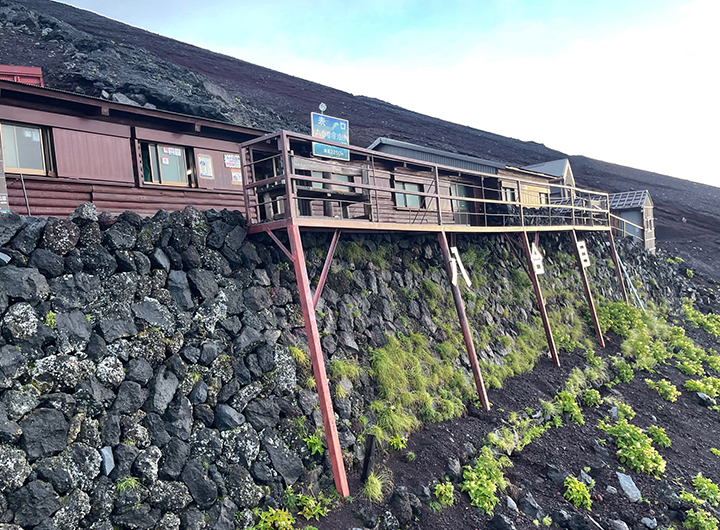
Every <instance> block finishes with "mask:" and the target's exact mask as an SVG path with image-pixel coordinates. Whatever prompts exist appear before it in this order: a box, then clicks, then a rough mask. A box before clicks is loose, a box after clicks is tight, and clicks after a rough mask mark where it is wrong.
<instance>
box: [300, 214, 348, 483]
mask: <svg viewBox="0 0 720 530" xmlns="http://www.w3.org/2000/svg"><path fill="white" fill-rule="evenodd" d="M287 231H288V238H289V239H290V250H291V251H292V261H293V265H294V267H295V277H296V279H297V285H298V292H299V294H300V305H301V306H302V311H303V317H304V319H305V332H306V333H307V339H308V347H309V348H310V357H311V358H312V366H313V373H314V374H315V382H316V383H317V392H318V398H319V400H320V412H322V418H323V425H324V426H325V437H326V438H327V444H328V452H329V454H330V463H331V465H332V471H333V477H335V488H336V489H337V491H338V493H340V495H342V496H343V497H347V496H348V495H350V490H349V488H348V482H347V476H346V474H345V464H344V462H343V458H342V448H341V447H340V440H339V438H338V433H337V425H335V412H334V410H333V405H332V397H331V395H330V385H329V383H328V378H327V373H326V371H325V359H324V358H323V353H322V347H321V346H320V335H319V334H318V326H317V321H316V320H315V305H314V304H313V298H312V292H311V291H310V282H309V280H308V274H307V267H306V266H305V253H304V251H303V246H302V239H301V238H300V229H299V228H298V227H297V226H295V225H290V226H288V228H287Z"/></svg>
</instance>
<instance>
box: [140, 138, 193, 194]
mask: <svg viewBox="0 0 720 530" xmlns="http://www.w3.org/2000/svg"><path fill="white" fill-rule="evenodd" d="M140 149H141V151H142V165H143V180H144V181H145V182H146V183H148V184H167V185H169V186H187V185H188V183H189V180H188V175H189V174H190V171H189V169H188V165H187V157H186V154H185V149H184V148H182V147H177V146H174V145H164V144H149V143H144V142H143V143H141V144H140Z"/></svg>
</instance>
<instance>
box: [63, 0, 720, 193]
mask: <svg viewBox="0 0 720 530" xmlns="http://www.w3.org/2000/svg"><path fill="white" fill-rule="evenodd" d="M67 3H70V4H72V5H75V6H77V7H82V8H85V9H90V10H92V11H95V12H97V13H99V14H101V15H105V16H108V17H111V18H114V19H117V20H121V21H123V22H126V23H129V24H132V25H135V26H139V27H142V28H145V29H148V30H150V31H154V32H157V33H160V34H162V35H166V36H169V37H173V38H176V39H179V40H182V41H185V42H190V43H192V44H196V45H198V46H202V47H204V48H209V49H211V50H214V51H218V52H221V53H225V54H228V55H232V56H235V57H238V58H240V59H243V60H246V61H250V62H252V63H255V64H259V65H262V66H266V67H268V68H272V69H275V70H279V71H281V72H285V73H288V74H292V75H295V76H298V77H302V78H304V79H309V80H312V81H316V82H319V83H322V84H326V85H329V86H332V87H335V88H339V89H342V90H345V91H347V92H351V93H353V94H357V95H364V96H371V97H375V98H379V99H382V100H385V101H388V102H390V103H393V104H396V105H399V106H402V107H405V108H408V109H411V110H414V111H418V112H422V113H424V114H429V115H431V116H436V117H438V118H443V119H446V120H449V121H453V122H457V123H460V124H463V125H469V126H472V127H476V128H479V129H483V130H486V131H490V132H494V133H498V134H503V135H506V136H511V137H514V138H519V139H522V140H534V141H536V142H540V143H544V144H545V145H547V146H549V147H552V148H554V149H558V150H561V151H564V152H566V153H568V154H583V155H587V156H591V157H593V158H599V159H601V160H606V161H608V162H614V163H617V164H623V165H627V166H631V167H636V168H640V169H646V170H650V171H656V172H658V173H663V174H667V175H672V176H676V177H681V178H686V179H691V180H697V181H700V182H705V183H708V184H713V185H715V186H720V169H718V168H719V167H720V165H718V164H717V163H716V162H715V158H716V155H717V154H718V152H720V149H719V147H718V146H719V145H720V132H718V131H719V130H720V102H719V99H720V31H719V30H718V26H719V25H720V2H719V1H718V0H691V1H687V0H685V1H683V0H635V1H628V0H601V1H594V0H593V1H586V0H579V1H578V0H485V1H470V0H443V1H433V0H428V1H409V0H405V1H403V0H368V1H364V2H360V1H354V0H345V1H343V2H340V1H330V0H314V1H310V0H296V1H289V0H275V1H273V2H257V1H253V2H250V1H246V0H233V1H226V0H206V1H204V2H202V3H198V2H197V1H196V0H173V1H167V0H154V1H152V2H148V1H146V0H143V1H139V0H124V1H123V2H118V1H117V0H70V1H69V2H67ZM332 110H333V109H331V108H329V109H328V111H327V113H328V114H332ZM350 120H351V128H352V117H350Z"/></svg>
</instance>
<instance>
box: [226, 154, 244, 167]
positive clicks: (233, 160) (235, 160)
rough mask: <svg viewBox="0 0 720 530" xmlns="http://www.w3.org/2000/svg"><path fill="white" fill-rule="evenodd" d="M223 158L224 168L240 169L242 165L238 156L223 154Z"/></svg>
mask: <svg viewBox="0 0 720 530" xmlns="http://www.w3.org/2000/svg"><path fill="white" fill-rule="evenodd" d="M223 158H224V159H225V167H230V168H233V169H241V168H242V163H241V162H240V155H236V154H227V153H226V154H224V155H223Z"/></svg>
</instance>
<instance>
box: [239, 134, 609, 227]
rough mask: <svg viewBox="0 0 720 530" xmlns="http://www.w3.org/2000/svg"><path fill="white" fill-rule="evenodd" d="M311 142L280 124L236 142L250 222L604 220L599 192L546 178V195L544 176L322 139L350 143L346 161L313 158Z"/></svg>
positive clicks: (596, 223)
mask: <svg viewBox="0 0 720 530" xmlns="http://www.w3.org/2000/svg"><path fill="white" fill-rule="evenodd" d="M313 141H316V139H314V138H312V137H311V136H307V135H302V134H297V133H290V132H286V131H281V132H278V133H274V134H270V135H267V136H265V137H262V138H259V139H257V140H253V141H250V142H247V143H245V144H243V145H242V146H241V150H242V159H243V182H244V186H245V196H246V201H245V202H246V207H247V218H248V223H249V224H250V225H256V224H262V223H266V222H271V221H278V220H281V219H285V220H287V219H292V220H293V221H294V222H297V223H298V224H303V223H306V224H307V223H310V222H313V223H314V224H315V226H317V225H318V223H319V222H320V223H322V222H325V223H326V224H327V226H328V227H329V228H330V227H332V226H333V224H335V222H337V221H339V220H342V221H343V222H348V221H350V222H353V223H355V224H357V226H358V228H372V226H368V225H373V224H374V225H382V226H383V227H385V228H387V227H388V226H392V225H396V226H397V229H403V228H407V229H413V227H421V226H428V225H433V226H467V227H539V226H545V227H555V226H558V227H560V226H574V227H608V226H609V223H610V221H609V209H608V204H609V203H608V196H607V194H605V193H599V192H595V191H589V190H583V189H579V188H574V187H569V186H561V185H558V184H555V183H553V184H552V191H553V194H554V196H551V195H550V182H549V180H548V181H547V182H545V181H543V180H542V179H540V180H538V179H532V178H524V177H523V176H516V175H511V174H509V173H503V174H502V175H493V174H487V173H479V172H474V171H468V170H462V169H458V168H453V167H448V166H442V165H437V164H433V163H430V162H425V161H419V160H414V159H408V158H403V157H399V156H395V155H389V154H386V153H380V152H376V151H369V150H367V149H362V148H357V147H351V146H342V145H340V144H334V143H333V142H325V141H323V142H322V143H325V144H328V145H332V146H335V147H341V148H345V149H348V150H349V152H350V160H349V161H339V160H328V159H326V158H316V157H313V156H312V155H311V154H310V153H311V147H310V146H311V143H312V142H313ZM286 168H291V169H290V171H286ZM558 194H559V196H558ZM334 221H335V222H334Z"/></svg>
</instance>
